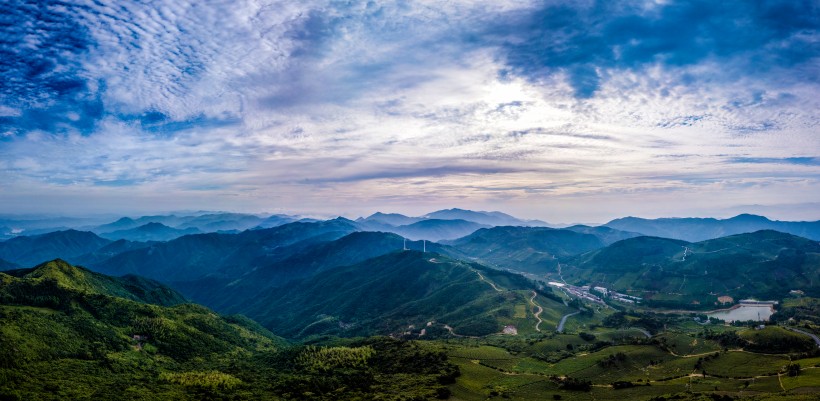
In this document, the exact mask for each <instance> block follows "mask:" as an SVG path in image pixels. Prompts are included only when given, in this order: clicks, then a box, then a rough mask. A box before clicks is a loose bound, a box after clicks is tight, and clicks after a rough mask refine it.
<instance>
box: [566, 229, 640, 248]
mask: <svg viewBox="0 0 820 401" xmlns="http://www.w3.org/2000/svg"><path fill="white" fill-rule="evenodd" d="M563 229H564V230H570V231H575V232H576V233H582V234H592V235H594V236H596V237H598V239H600V240H601V242H603V243H604V245H611V244H613V243H615V242H618V241H622V240H625V239H629V238H635V237H640V236H642V235H643V234H640V233H635V232H631V231H621V230H616V229H614V228H611V227H607V226H597V227H590V226H585V225H583V224H577V225H574V226H570V227H564V228H563Z"/></svg>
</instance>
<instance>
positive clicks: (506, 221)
mask: <svg viewBox="0 0 820 401" xmlns="http://www.w3.org/2000/svg"><path fill="white" fill-rule="evenodd" d="M424 217H425V218H428V219H441V220H467V221H472V222H475V223H479V224H484V225H487V226H536V227H544V226H547V225H548V224H547V223H546V222H543V221H540V220H521V219H518V218H515V217H513V216H510V215H508V214H506V213H501V212H477V211H473V210H465V209H457V208H454V209H445V210H438V211H435V212H432V213H428V214H427V215H425V216H424Z"/></svg>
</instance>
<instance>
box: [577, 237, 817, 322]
mask: <svg viewBox="0 0 820 401" xmlns="http://www.w3.org/2000/svg"><path fill="white" fill-rule="evenodd" d="M562 274H563V278H564V279H565V280H567V281H568V282H571V283H576V284H585V283H586V284H594V285H601V286H604V287H607V288H609V289H614V290H616V291H622V292H628V291H631V292H633V293H634V294H639V296H641V297H645V298H648V299H650V300H653V301H654V302H655V304H656V305H660V306H664V305H671V306H674V307H682V306H684V305H691V304H692V302H696V304H700V305H713V304H714V302H716V300H717V299H716V298H717V296H720V295H729V296H732V297H734V298H735V299H741V298H750V297H751V298H757V299H780V298H782V297H784V296H786V295H788V292H789V291H790V290H793V289H800V290H803V291H805V292H806V293H807V294H818V295H820V244H818V243H817V242H816V241H812V240H809V239H806V238H802V237H797V236H794V235H791V234H785V233H781V232H777V231H771V230H764V231H757V232H754V233H748V234H737V235H732V236H727V237H723V238H717V239H712V240H707V241H701V242H696V243H688V242H685V241H681V240H673V239H666V238H657V237H636V238H631V239H627V240H623V241H620V242H616V243H614V244H612V245H610V246H608V247H606V248H603V249H600V250H597V251H593V252H589V253H586V254H583V255H580V256H578V257H576V258H575V259H573V260H571V261H569V262H567V263H566V264H563V269H562Z"/></svg>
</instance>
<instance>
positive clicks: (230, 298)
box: [172, 232, 432, 313]
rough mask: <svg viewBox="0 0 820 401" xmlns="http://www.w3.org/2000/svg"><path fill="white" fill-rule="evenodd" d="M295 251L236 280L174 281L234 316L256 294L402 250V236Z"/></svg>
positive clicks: (353, 237)
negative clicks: (332, 269)
mask: <svg viewBox="0 0 820 401" xmlns="http://www.w3.org/2000/svg"><path fill="white" fill-rule="evenodd" d="M297 244H298V245H296V246H294V247H298V248H299V249H294V250H293V252H292V254H291V255H290V256H287V257H283V258H281V259H279V260H275V259H269V262H270V263H269V264H266V265H260V266H258V267H255V268H252V269H248V271H247V272H246V273H245V274H242V275H241V276H240V277H238V278H230V279H227V280H225V279H222V280H220V279H215V278H213V277H208V278H205V279H201V280H194V281H188V282H174V283H172V284H173V286H174V287H175V288H178V289H179V290H180V291H182V292H183V293H184V294H186V295H187V296H189V297H190V298H191V299H193V300H194V301H196V302H198V303H201V304H203V305H206V306H208V307H212V308H214V309H216V310H219V311H221V312H223V313H235V312H238V311H239V310H241V306H242V305H243V304H246V303H247V302H249V300H250V299H253V298H255V297H256V296H257V294H258V293H260V292H262V291H263V290H266V289H268V288H273V287H283V286H285V285H287V284H289V283H290V282H292V281H294V280H298V279H303V278H308V277H312V276H314V275H316V274H320V273H322V272H324V271H326V270H328V269H331V268H334V267H339V266H346V265H352V264H355V263H359V262H362V261H364V260H367V259H370V258H373V257H376V256H380V255H384V254H386V253H390V252H395V251H397V250H400V249H402V247H403V246H404V241H403V239H402V237H400V236H398V235H396V234H392V233H382V232H354V233H351V234H348V235H346V236H344V237H341V238H339V239H335V240H332V241H319V242H314V241H309V243H306V244H304V243H301V244H300V243H297ZM407 246H408V248H417V249H419V250H420V249H421V247H422V244H420V243H417V244H414V243H412V242H408V243H407ZM431 248H432V246H431Z"/></svg>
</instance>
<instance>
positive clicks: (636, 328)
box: [630, 327, 652, 338]
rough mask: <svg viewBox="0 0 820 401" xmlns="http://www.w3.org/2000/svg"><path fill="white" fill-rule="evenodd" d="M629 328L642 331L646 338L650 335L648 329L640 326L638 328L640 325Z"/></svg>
mask: <svg viewBox="0 0 820 401" xmlns="http://www.w3.org/2000/svg"><path fill="white" fill-rule="evenodd" d="M630 329H635V330H638V331H640V332H641V333H643V335H645V336H646V338H650V337H652V333H650V332H649V331H647V330H646V329H642V328H640V327H630Z"/></svg>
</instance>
